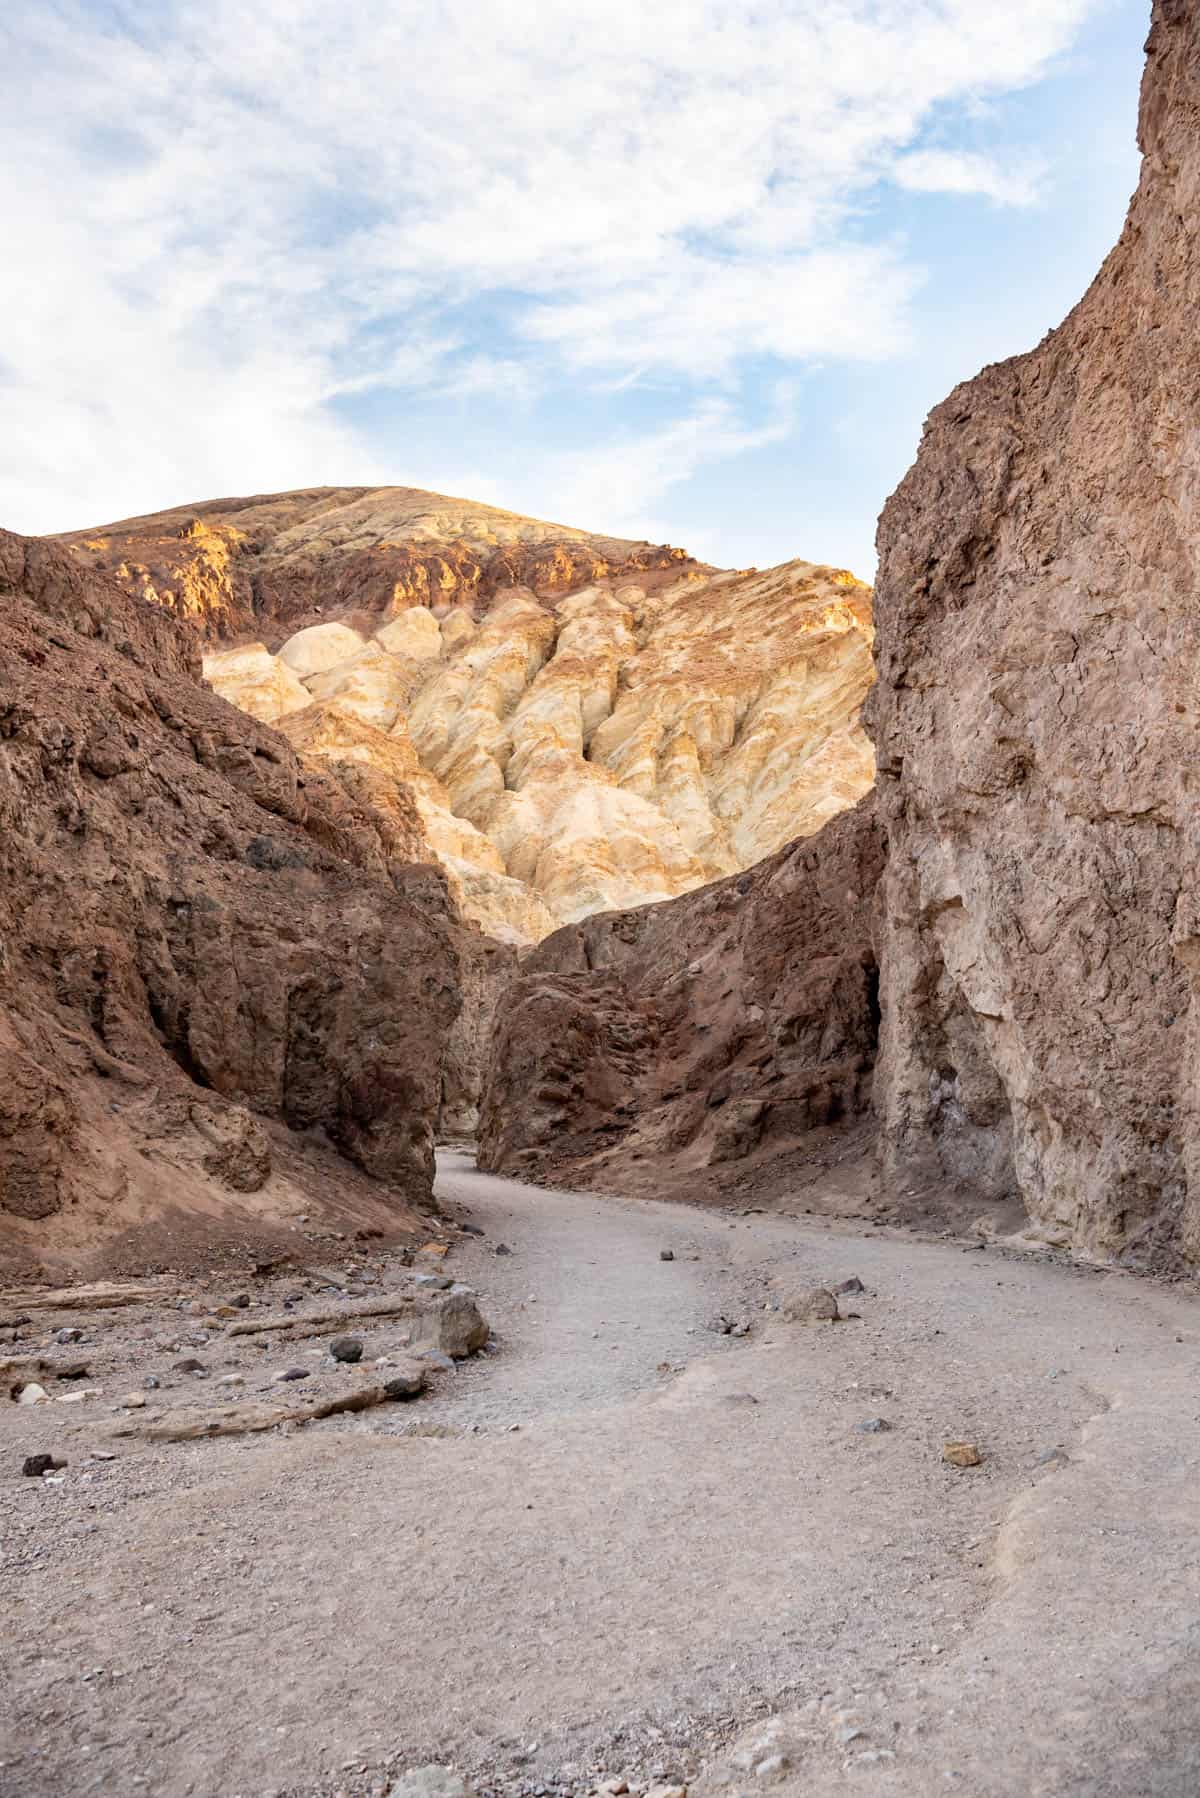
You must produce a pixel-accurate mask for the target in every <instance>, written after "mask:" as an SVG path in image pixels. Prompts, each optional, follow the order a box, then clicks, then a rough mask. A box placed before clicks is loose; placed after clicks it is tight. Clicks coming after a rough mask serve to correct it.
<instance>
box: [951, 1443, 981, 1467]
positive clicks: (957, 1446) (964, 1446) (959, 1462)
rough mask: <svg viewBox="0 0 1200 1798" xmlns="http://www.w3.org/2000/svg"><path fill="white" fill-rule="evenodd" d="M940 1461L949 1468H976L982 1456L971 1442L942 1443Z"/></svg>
mask: <svg viewBox="0 0 1200 1798" xmlns="http://www.w3.org/2000/svg"><path fill="white" fill-rule="evenodd" d="M942 1460H943V1461H945V1462H947V1464H948V1465H949V1466H951V1467H978V1466H979V1464H980V1462H981V1461H982V1460H983V1456H982V1455H981V1454H980V1452H979V1450H978V1449H977V1448H976V1446H975V1444H974V1443H973V1442H944V1443H943V1444H942Z"/></svg>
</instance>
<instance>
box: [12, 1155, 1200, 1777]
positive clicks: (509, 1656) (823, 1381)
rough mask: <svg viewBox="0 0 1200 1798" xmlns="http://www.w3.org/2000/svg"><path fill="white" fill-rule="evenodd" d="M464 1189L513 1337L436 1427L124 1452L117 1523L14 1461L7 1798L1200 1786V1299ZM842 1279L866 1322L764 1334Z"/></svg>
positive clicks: (426, 1422)
mask: <svg viewBox="0 0 1200 1798" xmlns="http://www.w3.org/2000/svg"><path fill="white" fill-rule="evenodd" d="M441 1191H442V1195H443V1199H444V1201H445V1203H446V1204H447V1206H448V1208H449V1209H450V1210H451V1211H455V1212H456V1211H461V1214H462V1215H464V1216H468V1215H469V1217H470V1219H471V1221H473V1222H474V1223H475V1224H476V1225H478V1226H479V1227H481V1228H482V1229H483V1231H484V1232H485V1235H484V1236H483V1237H482V1238H478V1239H474V1240H471V1239H468V1241H467V1243H466V1245H465V1246H463V1247H462V1248H458V1249H456V1250H455V1252H454V1257H453V1267H454V1270H455V1271H456V1272H457V1273H458V1274H459V1276H460V1277H461V1278H465V1279H468V1280H470V1281H471V1283H472V1284H474V1285H475V1286H476V1287H477V1288H478V1290H479V1292H480V1294H481V1299H482V1302H483V1304H484V1308H485V1310H486V1311H487V1312H488V1314H489V1316H490V1317H491V1319H492V1321H493V1323H494V1324H495V1326H496V1332H497V1338H498V1352H497V1353H496V1354H495V1355H494V1356H492V1357H484V1358H480V1359H479V1360H478V1361H475V1362H472V1363H470V1364H466V1365H464V1366H462V1367H461V1368H460V1369H459V1370H458V1371H457V1372H456V1373H454V1374H453V1375H449V1374H447V1375H446V1376H445V1378H444V1380H443V1382H442V1384H441V1386H440V1387H439V1390H438V1393H437V1396H435V1397H433V1398H432V1399H429V1400H423V1401H421V1402H420V1403H419V1404H418V1405H416V1406H414V1407H406V1408H403V1409H402V1410H398V1411H397V1412H377V1413H373V1414H371V1415H370V1416H366V1417H363V1418H362V1419H359V1420H351V1421H341V1422H331V1423H328V1424H320V1425H315V1426H312V1427H310V1428H309V1429H308V1430H305V1431H303V1432H299V1433H297V1434H294V1435H290V1436H278V1435H276V1436H270V1437H261V1438H255V1439H253V1440H248V1441H223V1442H201V1443H193V1444H181V1445H178V1446H172V1447H171V1448H170V1449H168V1450H165V1451H164V1450H161V1449H159V1450H154V1451H150V1450H147V1449H142V1450H140V1451H132V1450H131V1451H128V1454H129V1460H128V1461H123V1462H122V1463H121V1467H122V1471H123V1475H124V1478H125V1480H126V1482H127V1483H126V1485H125V1486H123V1487H122V1488H121V1489H120V1490H121V1493H122V1498H121V1502H120V1503H114V1504H112V1505H111V1506H109V1505H105V1504H104V1503H103V1502H102V1493H103V1491H104V1484H103V1482H104V1480H105V1479H107V1478H108V1477H109V1476H108V1473H107V1471H106V1470H103V1469H102V1470H100V1472H99V1473H98V1475H97V1479H96V1483H95V1484H94V1485H93V1486H92V1487H91V1488H90V1489H83V1490H81V1488H80V1487H79V1486H78V1485H77V1484H75V1483H73V1481H74V1470H73V1469H72V1472H71V1473H70V1474H69V1475H68V1478H67V1481H66V1483H65V1484H64V1485H63V1486H62V1487H59V1488H57V1489H49V1488H46V1487H44V1486H43V1485H42V1484H41V1483H40V1482H36V1481H32V1480H26V1481H21V1480H20V1479H18V1478H13V1477H10V1476H11V1475H12V1473H13V1457H14V1452H15V1451H14V1448H13V1446H12V1443H15V1441H16V1438H15V1437H13V1436H11V1432H10V1435H9V1436H6V1437H5V1439H4V1447H3V1454H4V1465H3V1476H2V1477H3V1485H4V1497H5V1501H6V1508H7V1510H8V1513H9V1516H10V1519H11V1520H13V1521H14V1522H15V1523H19V1525H20V1528H21V1531H22V1534H21V1537H20V1541H21V1548H22V1552H21V1555H20V1558H19V1564H18V1565H16V1567H15V1570H14V1567H13V1565H12V1564H11V1563H10V1564H9V1565H8V1566H7V1567H0V1578H2V1583H0V1599H2V1600H3V1602H4V1608H5V1634H4V1642H3V1647H2V1649H0V1654H2V1656H3V1662H2V1664H0V1685H2V1687H3V1691H4V1702H3V1706H2V1707H0V1761H3V1763H4V1764H3V1766H2V1767H0V1792H2V1793H3V1794H4V1798H43V1795H47V1794H50V1793H51V1792H55V1793H57V1792H60V1791H62V1790H71V1791H79V1792H85V1791H92V1790H94V1791H98V1792H112V1793H121V1794H123V1795H124V1794H127V1793H129V1792H130V1791H141V1790H144V1791H148V1792H153V1793H155V1794H160V1793H161V1794H164V1795H169V1798H174V1795H176V1794H179V1795H183V1794H189V1795H195V1794H203V1795H208V1794H212V1795H214V1798H216V1795H219V1798H232V1795H234V1794H242V1795H243V1798H251V1795H254V1798H258V1795H260V1794H265V1793H268V1792H275V1793H286V1794H289V1795H291V1794H304V1795H306V1798H307V1795H310V1794H316V1793H322V1794H326V1793H328V1794H332V1793H336V1792H345V1793H347V1794H353V1795H354V1798H358V1794H365V1793H368V1792H370V1793H375V1794H378V1793H381V1792H383V1791H386V1789H387V1783H388V1780H387V1770H388V1769H390V1770H392V1771H393V1772H394V1771H395V1769H396V1768H398V1767H405V1766H413V1765H418V1764H421V1763H422V1762H427V1761H431V1760H437V1761H442V1762H446V1763H454V1764H457V1765H458V1766H460V1767H461V1768H462V1769H463V1770H464V1771H466V1772H468V1773H469V1774H470V1775H471V1776H472V1777H473V1778H474V1780H475V1783H476V1786H477V1788H478V1789H480V1790H481V1791H482V1790H491V1791H496V1792H501V1793H504V1794H510V1793H521V1792H524V1791H527V1792H529V1793H533V1792H536V1791H537V1790H538V1789H539V1788H541V1787H544V1788H545V1789H546V1791H547V1792H550V1793H553V1792H555V1791H562V1792H566V1793H570V1794H572V1795H574V1794H576V1793H586V1792H588V1791H590V1790H591V1789H592V1787H593V1785H594V1783H595V1780H596V1778H597V1777H599V1776H602V1775H606V1774H607V1775H614V1774H618V1775H625V1776H627V1777H628V1778H629V1779H630V1780H631V1781H643V1782H648V1781H650V1780H652V1779H654V1778H657V1777H662V1778H677V1779H679V1780H681V1781H682V1782H685V1783H687V1784H688V1785H689V1786H690V1790H691V1793H692V1794H693V1798H709V1795H710V1794H713V1795H715V1794H721V1795H722V1798H723V1795H725V1794H728V1793H732V1792H734V1791H740V1792H743V1793H746V1794H749V1793H751V1792H755V1793H757V1792H759V1791H762V1792H778V1793H783V1794H795V1798H800V1795H801V1794H803V1795H804V1798H815V1795H824V1794H831V1795H833V1794H841V1793H843V1792H845V1793H862V1792H867V1793H871V1794H876V1793H877V1794H879V1795H880V1798H893V1795H897V1794H902V1795H904V1798H926V1795H927V1794H929V1793H932V1792H936V1791H942V1790H949V1791H954V1790H962V1791H964V1792H965V1791H970V1792H972V1793H973V1794H985V1795H994V1798H1018V1795H1019V1798H1031V1795H1037V1794H1043V1795H1045V1798H1058V1795H1059V1794H1069V1795H1071V1798H1133V1795H1135V1794H1137V1795H1142V1794H1145V1795H1147V1798H1192V1795H1193V1794H1194V1793H1195V1792H1196V1791H1197V1790H1198V1789H1200V1729H1198V1728H1197V1724H1198V1723H1200V1691H1198V1690H1197V1672H1196V1669H1197V1668H1198V1667H1200V1655H1198V1653H1197V1650H1198V1648H1200V1551H1198V1550H1197V1546H1196V1543H1197V1536H1196V1528H1195V1526H1196V1520H1197V1515H1198V1506H1200V1499H1198V1497H1197V1494H1200V1432H1198V1431H1197V1413H1198V1411H1200V1386H1198V1375H1200V1313H1198V1312H1197V1310H1196V1306H1195V1302H1194V1300H1191V1299H1189V1298H1187V1297H1184V1296H1181V1295H1179V1294H1175V1293H1171V1292H1167V1291H1164V1290H1163V1289H1161V1288H1157V1287H1154V1286H1150V1285H1147V1284H1145V1283H1138V1282H1135V1281H1133V1280H1131V1279H1128V1278H1126V1277H1124V1276H1121V1275H1112V1274H1109V1275H1102V1274H1088V1273H1081V1272H1078V1271H1074V1270H1072V1269H1070V1268H1065V1267H1062V1266H1057V1265H1052V1264H1049V1263H1034V1262H1030V1261H1017V1260H1013V1259H1009V1258H1006V1257H1005V1256H1003V1255H1002V1254H1000V1253H998V1252H995V1251H987V1252H982V1253H981V1252H964V1250H963V1248H962V1246H961V1245H958V1244H950V1243H946V1244H931V1243H923V1242H917V1241H914V1240H912V1239H910V1238H904V1237H902V1236H899V1235H895V1236H893V1235H890V1234H888V1233H884V1232H881V1231H871V1232H869V1233H868V1234H867V1235H865V1236H864V1235H863V1233H862V1232H861V1230H860V1229H852V1228H850V1227H838V1226H826V1225H824V1224H822V1225H815V1224H810V1223H807V1222H805V1221H804V1220H799V1221H797V1220H793V1219H783V1218H778V1217H770V1218H768V1217H760V1216H755V1217H750V1218H739V1219H736V1220H731V1219H730V1218H729V1217H728V1215H727V1214H715V1213H712V1212H700V1211H691V1210H687V1209H684V1208H680V1207H676V1206H672V1207H666V1206H658V1205H651V1204H645V1203H636V1202H621V1201H613V1200H603V1199H598V1198H594V1197H591V1196H580V1195H567V1194H557V1193H552V1192H546V1191H542V1190H539V1189H533V1188H526V1187H522V1186H520V1185H517V1184H515V1183H513V1182H509V1181H503V1180H498V1179H494V1178H490V1177H485V1176H482V1175H479V1174H476V1173H475V1172H474V1171H473V1170H472V1169H471V1167H470V1164H469V1162H467V1161H465V1160H464V1159H463V1158H461V1157H447V1158H446V1160H445V1162H444V1166H443V1175H442V1184H441ZM500 1242H503V1243H505V1244H506V1245H507V1246H508V1247H509V1248H510V1249H512V1251H513V1253H512V1254H511V1255H507V1256H505V1255H498V1254H496V1253H495V1249H496V1246H497V1245H498V1243H500ZM667 1246H669V1247H671V1248H672V1250H673V1251H674V1256H675V1259H674V1260H672V1261H667V1262H664V1261H661V1260H660V1259H659V1250H660V1248H663V1247H667ZM691 1256H696V1257H698V1259H695V1260H693V1259H690V1257H691ZM852 1275H857V1276H859V1277H860V1278H861V1279H862V1280H863V1282H864V1283H865V1285H866V1286H867V1288H868V1292H867V1294H865V1295H864V1296H863V1297H862V1298H861V1299H856V1300H854V1301H853V1304H854V1305H855V1307H856V1308H857V1309H858V1310H859V1311H861V1313H862V1316H861V1318H860V1319H858V1320H852V1321H849V1322H846V1323H843V1324H839V1325H837V1326H834V1327H826V1328H823V1329H802V1328H797V1327H794V1326H786V1325H784V1324H782V1323H781V1321H780V1319H779V1318H778V1315H777V1314H776V1313H774V1312H771V1311H768V1310H764V1309H762V1306H763V1304H764V1301H765V1300H766V1298H767V1295H768V1293H770V1292H777V1291H778V1290H779V1283H782V1282H786V1281H791V1280H796V1281H801V1282H805V1283H814V1282H817V1281H820V1282H822V1283H826V1282H831V1283H836V1282H837V1281H840V1280H842V1279H846V1278H849V1277H850V1276H852ZM771 1282H774V1283H775V1284H770V1283H771ZM721 1309H723V1310H724V1311H725V1312H726V1313H727V1314H728V1315H732V1316H735V1317H737V1318H744V1319H746V1320H747V1321H750V1322H751V1323H752V1325H753V1330H752V1333H751V1335H750V1336H749V1337H748V1338H746V1339H744V1340H741V1341H739V1340H736V1339H732V1338H730V1337H727V1336H717V1335H714V1334H713V1333H712V1332H711V1331H710V1330H709V1329H707V1328H706V1322H707V1321H708V1320H709V1319H710V1318H711V1316H712V1314H713V1313H714V1312H716V1311H718V1310H721ZM13 1409H15V1407H14V1408H13ZM877 1417H878V1418H883V1419H884V1420H886V1422H888V1423H889V1424H890V1425H891V1428H890V1429H888V1430H884V1431H879V1432H877V1433H864V1432H862V1431H861V1430H860V1429H859V1428H858V1426H859V1425H860V1424H862V1423H864V1422H866V1421H867V1420H869V1419H872V1418H877ZM5 1421H6V1422H8V1421H9V1420H8V1419H6V1420H5ZM414 1424H416V1425H419V1426H420V1427H421V1428H423V1429H441V1430H442V1431H444V1432H446V1433H445V1434H443V1435H441V1436H438V1435H420V1434H412V1433H411V1431H412V1429H413V1426H414ZM514 1424H515V1425H517V1426H518V1427H517V1428H516V1429H515V1430H514V1429H513V1427H512V1426H513V1425H514ZM960 1436H961V1437H968V1438H971V1439H974V1440H976V1441H978V1442H979V1443H980V1445H981V1447H982V1449H983V1451H984V1454H985V1460H984V1464H983V1465H982V1466H981V1467H980V1468H978V1469H975V1470H973V1471H970V1472H958V1471H955V1470H952V1469H950V1468H947V1467H946V1466H944V1465H943V1463H942V1460H941V1445H942V1442H943V1441H944V1440H945V1439H946V1438H948V1437H960ZM1047 1457H1049V1458H1047ZM130 1482H131V1483H130ZM87 1490H90V1491H91V1493H92V1495H93V1496H92V1497H91V1499H89V1498H88V1497H87V1495H86V1494H87ZM89 1504H92V1505H94V1506H95V1509H94V1511H91V1510H89V1508H88V1507H89ZM6 1558H7V1557H6ZM98 1669H99V1670H100V1671H97V1670H98ZM756 1768H762V1771H760V1772H759V1771H755V1769H756Z"/></svg>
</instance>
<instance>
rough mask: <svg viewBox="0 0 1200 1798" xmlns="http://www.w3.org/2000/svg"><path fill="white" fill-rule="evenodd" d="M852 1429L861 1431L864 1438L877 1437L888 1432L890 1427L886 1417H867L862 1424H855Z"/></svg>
mask: <svg viewBox="0 0 1200 1798" xmlns="http://www.w3.org/2000/svg"><path fill="white" fill-rule="evenodd" d="M854 1427H855V1429H856V1430H861V1431H862V1433H863V1435H864V1436H878V1435H879V1434H880V1433H881V1431H883V1430H890V1429H891V1427H892V1426H891V1424H890V1423H889V1422H888V1420H887V1418H886V1417H868V1418H867V1419H866V1420H865V1421H864V1422H863V1423H856V1424H855V1426H854Z"/></svg>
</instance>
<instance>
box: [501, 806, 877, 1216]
mask: <svg viewBox="0 0 1200 1798" xmlns="http://www.w3.org/2000/svg"><path fill="white" fill-rule="evenodd" d="M882 862H883V846H882V838H881V833H880V830H879V827H878V823H877V820H876V817H875V805H874V799H873V798H872V797H868V798H867V799H865V800H863V801H861V802H860V804H859V805H858V806H857V807H856V808H855V809H854V810H853V811H851V812H848V813H846V814H845V815H844V816H842V817H840V818H837V819H835V820H834V822H833V823H832V824H827V825H826V826H825V829H824V830H823V831H822V832H821V834H820V835H819V836H818V837H815V838H810V839H808V840H807V841H804V840H802V841H800V842H797V843H793V844H791V845H789V847H788V848H787V849H785V850H782V851H781V852H780V853H779V854H778V855H774V856H771V857H770V858H769V859H768V860H766V861H763V862H760V863H758V865H757V866H756V867H754V868H752V869H750V870H748V871H747V872H746V873H744V874H739V875H736V876H734V877H732V878H730V879H727V880H722V881H717V882H716V883H715V884H714V885H712V886H707V887H704V888H702V889H701V890H700V891H699V892H695V893H688V894H686V895H685V896H684V897H682V898H680V899H674V900H671V901H669V902H668V903H667V904H665V905H650V906H643V907H642V908H641V909H639V910H637V911H628V912H617V913H612V912H610V913H603V914H601V915H600V916H598V917H593V918H588V919H586V920H585V921H584V922H583V923H581V924H576V925H572V926H570V927H568V928H566V929H563V930H560V931H557V932H556V933H555V935H553V936H551V937H549V938H548V939H547V940H546V941H545V942H544V943H542V944H540V945H539V947H538V948H537V949H535V950H534V951H533V952H532V953H531V954H530V955H529V956H528V957H527V958H526V960H525V961H524V962H523V964H522V968H521V972H520V975H519V976H518V978H517V979H516V980H515V981H514V982H513V984H512V985H511V986H510V988H509V989H508V991H507V993H506V994H505V995H504V997H503V999H502V1002H501V1004H500V1007H499V1010H498V1014H497V1025H496V1033H495V1036H494V1039H493V1045H492V1056H491V1062H490V1066H489V1071H488V1079H487V1084H486V1086H485V1092H484V1104H483V1115H482V1120H481V1128H480V1142H479V1159H480V1164H481V1165H482V1166H484V1167H487V1168H491V1169H493V1170H496V1171H499V1172H507V1173H513V1174H518V1175H521V1176H523V1177H525V1178H530V1177H532V1178H535V1179H539V1180H557V1181H560V1182H564V1183H566V1184H568V1185H572V1186H601V1187H604V1186H607V1187H608V1188H609V1189H610V1190H617V1191H622V1192H638V1191H643V1192H646V1191H649V1192H653V1193H654V1194H656V1195H659V1196H663V1195H666V1194H672V1195H678V1196H682V1197H688V1198H697V1197H706V1196H717V1195H719V1194H720V1193H721V1192H722V1191H723V1190H725V1188H726V1186H727V1185H728V1184H729V1182H728V1180H727V1176H731V1175H732V1176H733V1177H734V1183H736V1182H737V1181H738V1180H740V1179H741V1177H742V1176H743V1175H744V1174H745V1173H746V1172H747V1170H748V1169H749V1168H750V1167H752V1166H753V1167H758V1168H761V1167H762V1166H763V1165H764V1164H769V1163H771V1162H778V1161H780V1160H781V1159H782V1158H786V1157H787V1156H788V1155H789V1154H791V1153H792V1152H793V1151H795V1150H796V1149H797V1148H798V1147H799V1146H800V1145H801V1144H803V1143H804V1142H805V1141H806V1140H810V1139H811V1138H812V1137H813V1136H814V1134H816V1135H820V1134H821V1133H824V1132H828V1131H831V1130H833V1129H836V1128H837V1127H844V1126H846V1125H848V1124H852V1123H854V1122H856V1121H859V1120H861V1119H862V1118H863V1117H864V1115H865V1113H866V1111H867V1108H868V1106H869V1103H870V1094H871V1071H872V1068H873V1065H874V1057H875V1044H876V1040H877V1034H878V1004H877V987H878V973H877V968H876V963H875V953H874V948H873V943H872V918H873V910H874V901H875V891H876V887H877V885H878V882H879V877H880V873H881V869H882Z"/></svg>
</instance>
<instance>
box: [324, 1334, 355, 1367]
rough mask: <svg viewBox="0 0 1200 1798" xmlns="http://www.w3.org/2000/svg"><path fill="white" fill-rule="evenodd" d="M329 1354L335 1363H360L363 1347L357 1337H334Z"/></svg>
mask: <svg viewBox="0 0 1200 1798" xmlns="http://www.w3.org/2000/svg"><path fill="white" fill-rule="evenodd" d="M329 1352H330V1354H331V1355H332V1356H333V1358H334V1360H335V1361H346V1362H353V1361H361V1360H362V1352H363V1345H362V1343H361V1342H360V1341H359V1339H358V1337H357V1336H335V1337H334V1339H333V1341H332V1342H331V1343H330V1345H329Z"/></svg>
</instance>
